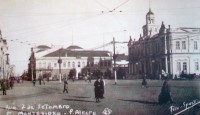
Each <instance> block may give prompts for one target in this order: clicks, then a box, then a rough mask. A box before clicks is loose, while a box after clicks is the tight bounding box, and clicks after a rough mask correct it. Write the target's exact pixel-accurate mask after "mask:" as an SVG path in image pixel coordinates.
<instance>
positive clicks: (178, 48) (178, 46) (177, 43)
mask: <svg viewBox="0 0 200 115" xmlns="http://www.w3.org/2000/svg"><path fill="white" fill-rule="evenodd" d="M176 49H177V50H180V42H179V41H176Z"/></svg>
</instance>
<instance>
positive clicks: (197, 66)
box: [195, 62, 199, 71]
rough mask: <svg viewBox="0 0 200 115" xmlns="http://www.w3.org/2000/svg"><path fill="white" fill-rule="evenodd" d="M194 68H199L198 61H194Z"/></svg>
mask: <svg viewBox="0 0 200 115" xmlns="http://www.w3.org/2000/svg"><path fill="white" fill-rule="evenodd" d="M195 70H197V71H198V70H199V63H198V62H195Z"/></svg>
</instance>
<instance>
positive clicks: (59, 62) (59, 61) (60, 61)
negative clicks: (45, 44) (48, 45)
mask: <svg viewBox="0 0 200 115" xmlns="http://www.w3.org/2000/svg"><path fill="white" fill-rule="evenodd" d="M61 63H62V59H61V58H60V49H59V59H58V64H59V82H60V83H61V82H62V81H61Z"/></svg>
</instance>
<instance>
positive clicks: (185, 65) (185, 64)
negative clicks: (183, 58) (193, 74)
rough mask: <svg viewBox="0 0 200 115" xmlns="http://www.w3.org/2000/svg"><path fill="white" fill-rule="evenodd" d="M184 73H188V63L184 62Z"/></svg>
mask: <svg viewBox="0 0 200 115" xmlns="http://www.w3.org/2000/svg"><path fill="white" fill-rule="evenodd" d="M183 71H184V73H186V72H187V63H186V62H183Z"/></svg>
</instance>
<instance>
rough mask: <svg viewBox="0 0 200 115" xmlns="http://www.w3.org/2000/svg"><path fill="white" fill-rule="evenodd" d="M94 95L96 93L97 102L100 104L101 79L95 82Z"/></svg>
mask: <svg viewBox="0 0 200 115" xmlns="http://www.w3.org/2000/svg"><path fill="white" fill-rule="evenodd" d="M94 93H95V98H96V102H100V101H99V98H100V95H101V83H100V79H99V78H97V80H96V81H95V82H94Z"/></svg>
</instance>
